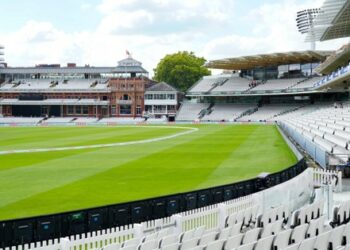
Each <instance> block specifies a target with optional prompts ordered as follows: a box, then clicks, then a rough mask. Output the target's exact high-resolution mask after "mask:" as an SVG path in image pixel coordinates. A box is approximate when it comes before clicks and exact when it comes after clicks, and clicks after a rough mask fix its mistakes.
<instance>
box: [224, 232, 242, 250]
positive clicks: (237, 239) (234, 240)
mask: <svg viewBox="0 0 350 250" xmlns="http://www.w3.org/2000/svg"><path fill="white" fill-rule="evenodd" d="M243 236H244V234H237V235H235V236H231V237H230V238H228V239H227V240H226V242H225V244H224V250H230V249H235V248H237V247H239V246H240V245H241V243H242V240H243Z"/></svg>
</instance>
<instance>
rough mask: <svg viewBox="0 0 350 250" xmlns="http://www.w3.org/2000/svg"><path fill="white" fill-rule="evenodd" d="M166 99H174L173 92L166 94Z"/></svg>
mask: <svg viewBox="0 0 350 250" xmlns="http://www.w3.org/2000/svg"><path fill="white" fill-rule="evenodd" d="M167 99H170V100H174V99H175V95H174V94H168V95H167Z"/></svg>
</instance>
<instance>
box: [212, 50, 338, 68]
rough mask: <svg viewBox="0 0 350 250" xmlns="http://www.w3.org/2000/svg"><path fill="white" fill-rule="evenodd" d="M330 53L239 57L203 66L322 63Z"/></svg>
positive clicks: (225, 66) (213, 61)
mask: <svg viewBox="0 0 350 250" xmlns="http://www.w3.org/2000/svg"><path fill="white" fill-rule="evenodd" d="M331 53H332V51H320V50H316V51H312V50H307V51H290V52H284V53H271V54H260V55H253V56H241V57H234V58H225V59H219V60H212V61H209V62H208V63H207V64H206V65H205V66H206V67H208V68H212V69H229V70H241V69H254V68H259V67H266V66H277V65H284V64H294V63H312V62H320V61H324V60H325V59H326V57H327V56H329V55H330V54H331Z"/></svg>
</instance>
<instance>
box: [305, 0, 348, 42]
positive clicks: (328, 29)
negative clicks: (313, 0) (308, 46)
mask: <svg viewBox="0 0 350 250" xmlns="http://www.w3.org/2000/svg"><path fill="white" fill-rule="evenodd" d="M348 36H350V1H348V0H326V1H325V2H324V3H323V6H322V7H321V10H320V13H319V14H318V15H317V16H316V18H315V19H314V21H313V28H312V29H310V32H309V33H308V34H307V36H306V39H305V40H306V41H307V42H310V41H325V40H330V39H336V38H341V37H348Z"/></svg>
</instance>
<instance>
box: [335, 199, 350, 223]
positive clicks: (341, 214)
mask: <svg viewBox="0 0 350 250" xmlns="http://www.w3.org/2000/svg"><path fill="white" fill-rule="evenodd" d="M349 221H350V201H345V202H342V203H340V204H338V205H336V206H334V208H333V220H332V224H333V225H341V224H345V223H348V222H349Z"/></svg>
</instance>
